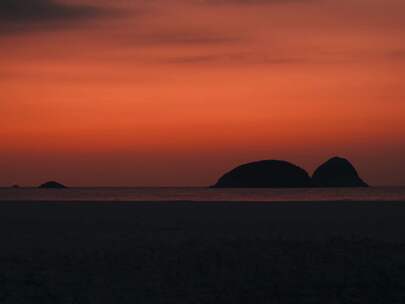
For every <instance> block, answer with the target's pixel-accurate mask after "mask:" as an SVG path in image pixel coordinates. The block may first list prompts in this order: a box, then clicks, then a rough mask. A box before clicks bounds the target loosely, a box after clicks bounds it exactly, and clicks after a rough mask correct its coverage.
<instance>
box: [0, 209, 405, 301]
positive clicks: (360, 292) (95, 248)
mask: <svg viewBox="0 0 405 304" xmlns="http://www.w3.org/2000/svg"><path fill="white" fill-rule="evenodd" d="M404 219H405V202H383V203H382V202H321V203H319V202H316V203H314V202H312V203H311V202H278V203H277V202H271V203H263V202H249V203H248V202H215V203H213V202H209V203H208V202H206V203H204V202H192V203H190V202H134V203H130V202H94V201H93V202H88V201H87V202H74V201H70V202H62V201H59V202H58V201H42V202H41V201H36V202H33V201H29V202H16V201H8V202H5V201H3V202H0V240H1V244H2V248H1V250H0V268H1V269H2V272H1V273H0V302H1V303H148V304H149V303H152V304H153V303H207V304H208V303H232V304H233V303H401V301H402V300H403V299H405V258H404V256H405V220H404Z"/></svg>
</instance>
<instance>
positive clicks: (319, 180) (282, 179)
mask: <svg viewBox="0 0 405 304" xmlns="http://www.w3.org/2000/svg"><path fill="white" fill-rule="evenodd" d="M367 186H368V185H367V184H366V183H365V182H364V181H363V180H362V179H361V178H360V177H359V175H358V173H357V171H356V169H355V168H354V167H353V165H352V164H351V163H350V162H349V161H348V160H347V159H344V158H341V157H333V158H331V159H329V160H328V161H326V162H325V163H323V164H322V165H320V166H319V167H318V168H317V169H316V170H315V172H314V175H313V176H312V178H311V177H310V176H309V174H308V173H307V172H306V171H305V170H304V169H302V168H300V167H298V166H297V165H294V164H292V163H290V162H287V161H283V160H262V161H255V162H251V163H246V164H242V165H240V166H238V167H236V168H234V169H232V170H231V171H229V172H227V173H225V174H224V175H223V176H222V177H221V178H220V179H219V180H218V182H217V183H216V184H215V185H214V186H213V187H214V188H307V187H367Z"/></svg>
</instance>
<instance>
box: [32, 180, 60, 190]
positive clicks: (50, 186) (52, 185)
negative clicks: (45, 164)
mask: <svg viewBox="0 0 405 304" xmlns="http://www.w3.org/2000/svg"><path fill="white" fill-rule="evenodd" d="M39 188H42V189H64V188H66V186H64V185H62V184H60V183H57V182H54V181H51V182H47V183H45V184H42V185H41V186H39Z"/></svg>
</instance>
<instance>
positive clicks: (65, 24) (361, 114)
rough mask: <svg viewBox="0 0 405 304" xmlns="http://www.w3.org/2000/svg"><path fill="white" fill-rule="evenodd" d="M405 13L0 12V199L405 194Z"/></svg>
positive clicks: (290, 5)
mask: <svg viewBox="0 0 405 304" xmlns="http://www.w3.org/2000/svg"><path fill="white" fill-rule="evenodd" d="M404 37H405V1H404V0H345V1H342V0H205V1H204V0H144V1H142V0H116V1H107V0H99V1H96V0H94V1H91V0H87V1H85V0H66V1H56V0H55V1H54V0H1V1H0V185H2V186H9V185H12V184H20V185H37V184H39V183H42V182H44V181H47V180H58V181H60V182H63V183H65V184H67V185H75V186H96V185H99V186H107V185H109V186H159V185H163V186H204V185H210V184H213V183H214V182H215V181H216V180H217V178H218V177H219V176H220V175H221V174H222V173H223V172H224V171H227V170H229V169H230V168H232V167H234V166H236V165H238V164H240V163H243V162H248V161H253V160H259V159H285V160H288V161H291V162H293V163H295V164H297V165H299V166H301V167H303V168H305V169H307V170H308V171H309V173H310V174H312V172H313V170H314V169H315V168H316V166H317V165H319V164H320V163H321V162H323V161H325V160H326V159H328V158H330V157H332V156H335V155H339V156H343V157H347V158H349V159H350V160H351V161H352V162H353V164H354V165H355V166H356V167H357V168H358V170H359V171H360V173H361V175H362V177H363V178H364V179H365V180H366V181H367V182H368V183H370V184H373V185H405V156H404V155H405V82H404V81H405V39H404Z"/></svg>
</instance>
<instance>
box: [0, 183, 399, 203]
mask: <svg viewBox="0 0 405 304" xmlns="http://www.w3.org/2000/svg"><path fill="white" fill-rule="evenodd" d="M0 201H117V202H132V201H133V202H136V201H143V202H145V201H151V202H156V201H164V202H177V201H193V202H223V201H230V202H235V201H246V202H280V201H281V202H284V201H285V202H288V201H294V202H295V201H298V202H301V201H302V202H305V201H313V202H314V201H315V202H318V201H319V202H322V201H403V202H405V187H370V188H322V189H321V188H305V189H301V188H299V189H290V188H288V189H212V188H192V187H188V188H186V187H184V188H69V189H36V188H17V189H14V188H0Z"/></svg>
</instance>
